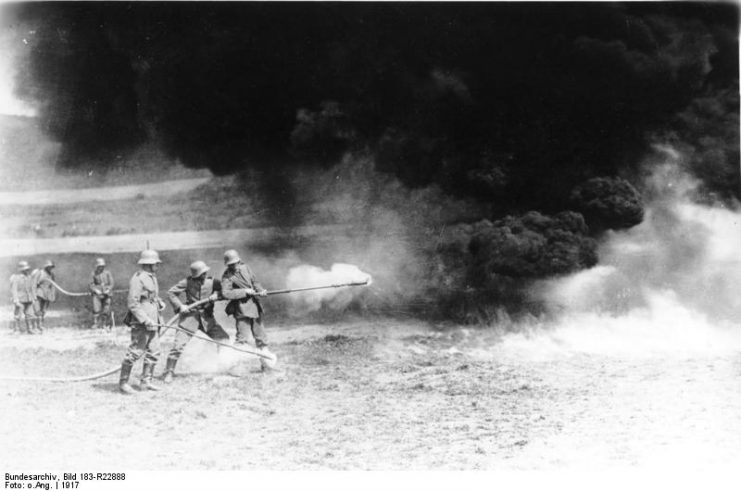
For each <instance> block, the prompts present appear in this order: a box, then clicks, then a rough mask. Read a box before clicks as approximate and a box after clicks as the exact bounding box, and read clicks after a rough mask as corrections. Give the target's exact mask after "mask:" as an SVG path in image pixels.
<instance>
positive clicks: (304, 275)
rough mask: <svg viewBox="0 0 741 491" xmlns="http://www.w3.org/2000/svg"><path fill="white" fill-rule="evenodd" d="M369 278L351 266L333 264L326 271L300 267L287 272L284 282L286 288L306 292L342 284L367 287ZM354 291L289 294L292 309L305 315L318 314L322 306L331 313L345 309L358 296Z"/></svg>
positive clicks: (305, 266) (328, 290) (355, 289)
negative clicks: (365, 285)
mask: <svg viewBox="0 0 741 491" xmlns="http://www.w3.org/2000/svg"><path fill="white" fill-rule="evenodd" d="M370 281H371V276H370V275H369V274H368V273H364V272H363V271H361V270H360V269H359V268H358V267H357V266H354V265H352V264H342V263H335V264H333V265H332V267H331V268H330V270H329V271H326V270H324V269H322V268H319V267H317V266H311V265H306V264H302V265H301V266H296V267H294V268H291V269H290V271H289V272H288V277H287V278H286V288H288V289H294V288H308V287H316V286H329V285H341V284H346V283H365V282H367V283H370ZM358 291H359V290H358V289H357V287H340V288H326V289H321V290H309V291H303V292H296V293H293V294H291V302H292V305H291V306H292V308H293V309H294V310H296V311H298V312H302V313H308V312H315V311H317V310H319V309H320V308H321V307H322V306H323V305H325V306H327V307H329V308H330V309H333V310H340V309H343V308H345V307H347V306H348V305H349V304H350V302H351V301H352V299H353V298H354V296H355V295H356V294H357V293H358Z"/></svg>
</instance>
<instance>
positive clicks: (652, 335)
mask: <svg viewBox="0 0 741 491" xmlns="http://www.w3.org/2000/svg"><path fill="white" fill-rule="evenodd" d="M656 150H657V151H658V152H659V155H657V156H656V157H655V158H660V159H661V160H662V162H661V163H660V164H659V165H656V166H655V167H654V168H655V169H656V170H655V172H653V173H652V175H651V176H650V178H649V179H648V181H647V195H648V196H650V202H649V204H648V206H647V210H646V216H645V220H644V221H643V223H641V224H640V225H638V226H636V227H633V228H632V229H629V230H625V231H620V232H613V233H610V234H609V235H608V236H607V237H606V239H605V240H604V242H603V243H602V244H601V246H600V251H599V257H600V264H599V265H598V266H596V267H594V268H591V269H589V270H586V271H582V272H579V273H576V274H573V275H570V276H568V277H564V278H559V279H555V280H549V281H544V282H542V283H541V284H539V285H538V287H537V288H536V292H535V294H534V295H535V296H536V297H538V298H539V299H541V300H545V301H546V302H547V303H548V305H550V306H551V307H552V309H553V310H554V312H556V319H557V320H556V321H555V322H554V323H553V324H549V325H548V326H545V327H546V329H536V330H531V331H529V332H530V334H523V333H519V334H514V335H511V336H508V337H506V339H505V343H509V344H510V345H511V347H513V348H517V349H529V350H534V352H539V351H540V352H548V351H551V352H552V351H558V352H586V353H600V354H616V355H620V356H626V355H628V356H629V355H632V354H635V355H639V356H644V355H654V354H657V353H661V354H679V355H684V354H686V353H707V352H710V351H712V352H729V351H730V352H733V351H737V350H739V349H741V332H740V331H741V330H739V329H738V328H737V325H736V323H737V319H738V318H739V317H741V295H740V293H741V214H740V213H739V212H737V211H735V210H731V209H727V208H721V207H713V206H708V205H701V204H697V203H694V202H693V201H692V196H693V194H694V191H695V189H696V183H695V182H694V181H693V179H691V178H690V177H688V176H687V175H685V174H684V173H682V172H681V171H680V169H681V167H682V165H681V164H682V162H681V159H682V156H681V155H679V154H678V153H677V152H676V151H674V150H672V149H670V148H666V147H656ZM654 164H656V162H654ZM540 327H543V326H540ZM533 341H535V342H534V343H533Z"/></svg>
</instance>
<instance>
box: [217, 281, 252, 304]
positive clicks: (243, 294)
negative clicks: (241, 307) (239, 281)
mask: <svg viewBox="0 0 741 491" xmlns="http://www.w3.org/2000/svg"><path fill="white" fill-rule="evenodd" d="M221 295H222V296H223V297H224V298H225V299H227V300H240V299H242V298H247V297H249V293H248V289H245V288H234V281H232V279H231V278H222V280H221Z"/></svg>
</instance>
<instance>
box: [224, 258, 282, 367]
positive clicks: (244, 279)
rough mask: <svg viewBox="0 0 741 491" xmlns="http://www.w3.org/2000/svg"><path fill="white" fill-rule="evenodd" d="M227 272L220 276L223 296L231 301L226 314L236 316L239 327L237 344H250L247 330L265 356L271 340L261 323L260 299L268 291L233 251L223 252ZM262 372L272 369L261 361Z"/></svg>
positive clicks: (268, 352) (261, 359)
mask: <svg viewBox="0 0 741 491" xmlns="http://www.w3.org/2000/svg"><path fill="white" fill-rule="evenodd" d="M224 264H225V265H226V268H227V269H226V270H225V271H224V274H223V275H222V277H221V295H222V296H223V297H224V298H225V299H226V300H229V303H228V304H227V306H226V313H227V314H228V315H231V316H234V319H235V320H236V324H237V339H236V341H235V343H236V344H246V343H247V337H248V334H247V329H248V326H249V329H250V330H251V331H252V336H253V337H254V338H255V345H256V346H257V348H258V349H260V350H261V351H262V352H264V353H265V354H272V353H270V351H269V350H268V338H267V336H266V334H265V328H264V326H263V324H262V312H263V310H262V305H260V299H259V298H258V297H264V296H266V294H267V292H266V290H265V289H264V288H263V287H262V286H261V285H260V283H258V282H257V278H256V277H255V273H253V272H252V270H251V269H250V267H249V266H247V265H246V264H244V263H243V262H242V260H241V259H240V258H239V254H238V253H237V251H235V250H234V249H229V250H228V251H226V252H225V253H224ZM260 362H261V363H262V367H263V369H265V368H269V367H270V366H269V365H268V364H267V362H266V361H265V360H264V359H263V358H260Z"/></svg>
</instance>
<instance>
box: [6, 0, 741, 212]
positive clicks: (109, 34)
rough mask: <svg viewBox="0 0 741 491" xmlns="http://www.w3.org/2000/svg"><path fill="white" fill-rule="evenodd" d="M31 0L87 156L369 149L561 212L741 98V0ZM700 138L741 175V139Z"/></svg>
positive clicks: (429, 179)
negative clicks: (125, 0)
mask: <svg viewBox="0 0 741 491" xmlns="http://www.w3.org/2000/svg"><path fill="white" fill-rule="evenodd" d="M15 11H17V14H18V16H19V18H20V19H21V20H23V21H26V22H35V23H37V24H38V28H37V30H36V35H35V36H34V39H33V40H32V46H31V54H30V56H29V58H28V63H26V64H24V70H23V71H22V73H20V74H19V79H20V81H21V82H22V83H20V84H19V86H20V87H22V88H23V93H22V94H21V95H23V96H25V97H26V98H27V99H28V100H32V101H35V102H38V103H39V105H40V107H42V110H41V118H42V121H43V125H44V127H45V128H46V129H47V131H48V132H49V134H51V135H53V136H54V137H55V138H57V139H59V140H61V141H63V142H64V145H65V147H64V148H65V155H64V156H63V159H64V161H65V162H67V164H69V165H80V163H82V162H86V161H90V160H91V159H96V161H97V162H98V165H101V166H105V165H110V158H111V157H114V156H115V155H120V154H121V153H125V152H126V151H127V149H131V148H133V147H135V146H137V145H139V144H141V143H142V142H145V141H149V142H155V143H156V144H157V145H160V146H161V147H162V148H164V149H166V151H167V152H168V154H169V155H171V156H172V157H173V158H179V159H180V160H182V161H183V162H184V163H186V164H187V165H190V166H196V167H201V166H205V167H209V168H211V169H212V170H214V171H216V172H234V171H238V170H244V169H247V168H250V169H263V170H265V171H266V172H265V174H266V175H267V177H268V178H270V179H273V180H274V179H275V178H276V175H279V173H277V172H275V169H276V166H277V167H278V168H282V167H284V166H286V165H306V164H310V163H315V164H317V163H318V164H327V165H329V164H332V163H335V162H336V161H337V159H338V158H340V157H341V155H342V154H343V153H344V152H346V151H357V150H359V149H367V150H369V151H371V152H372V154H373V155H374V156H376V157H377V160H378V168H379V169H381V170H384V171H387V172H390V173H393V174H394V175H396V176H398V177H399V178H400V179H401V180H402V182H404V183H405V184H407V185H411V186H426V185H429V184H432V183H437V184H439V185H440V186H441V187H442V188H443V190H445V191H446V192H448V193H453V194H455V195H458V196H476V197H477V198H478V199H481V200H483V201H485V202H487V203H491V204H493V205H494V206H495V207H497V208H498V210H499V211H500V212H502V213H508V212H511V211H512V210H513V209H515V208H516V209H520V210H523V209H525V210H526V209H535V210H541V211H544V212H546V213H554V212H558V211H561V210H563V209H564V208H568V202H569V197H570V192H571V190H572V189H573V187H574V186H575V185H577V184H579V183H581V182H584V181H586V180H588V179H591V178H595V177H614V176H616V175H623V176H624V177H629V178H631V177H634V176H631V175H630V174H631V171H633V170H635V163H636V162H638V161H639V160H640V157H641V156H642V155H643V154H644V153H645V151H646V150H647V148H648V144H649V142H650V140H649V139H647V134H648V133H651V132H660V131H665V130H667V129H668V128H667V126H668V123H669V122H670V121H671V120H672V118H673V117H674V116H675V115H676V114H677V113H678V112H679V111H683V110H685V108H687V107H688V104H689V103H690V102H691V101H693V100H697V101H702V100H705V101H706V102H697V103H695V106H693V107H694V109H688V111H689V112H688V113H687V114H686V115H685V117H684V118H680V119H681V122H682V123H683V124H684V127H685V129H686V128H687V127H690V126H692V125H693V124H696V123H694V122H693V121H695V119H693V118H692V117H691V116H692V114H693V113H696V112H697V111H703V112H708V111H710V112H712V113H713V114H714V115H715V116H714V117H716V118H723V117H725V116H724V115H726V114H728V113H733V110H734V109H736V112H737V108H738V100H737V98H736V99H735V100H733V98H732V97H731V96H729V97H731V98H730V99H729V101H728V104H726V105H725V106H722V105H721V106H717V105H713V103H712V101H716V100H717V99H718V94H719V93H721V92H722V91H730V94H733V93H734V92H737V90H735V91H734V90H733V89H734V83H737V78H738V74H737V61H736V60H737V59H738V47H737V43H736V40H737V37H738V36H737V30H738V12H737V9H736V8H735V7H734V6H733V5H732V4H725V3H718V4H713V5H709V4H707V3H701V4H692V3H683V4H676V3H670V4H664V3H661V4H630V3H629V4H627V5H621V4H604V3H602V4H590V5H584V4H583V3H578V4H561V3H559V4H553V5H550V4H538V5H535V6H534V5H530V4H527V5H526V4H518V3H472V4H445V3H442V4H415V3H409V4H384V3H381V4H342V3H339V4H321V3H319V4H316V3H306V4H296V3H289V4H282V3H257V4H255V3H242V2H227V3H192V4H189V5H179V4H178V5H175V4H168V3H154V2H144V3H134V4H115V3H114V4H111V3H82V4H75V5H71V4H53V3H51V4H50V3H42V4H33V3H32V4H22V5H20V6H16V7H15ZM421 18H423V19H424V22H420V19H421ZM699 98H704V99H699ZM678 124H680V123H679V122H676V123H674V125H675V126H676V125H678ZM688 142H689V140H688ZM690 143H693V145H694V146H695V148H696V149H697V152H698V154H700V155H702V158H703V159H704V161H708V162H712V164H708V165H713V166H715V167H717V168H718V172H721V173H723V172H725V173H727V174H728V173H730V174H731V175H737V174H734V172H736V171H735V170H734V164H735V161H734V160H733V158H734V157H735V158H736V159H737V154H734V153H733V152H732V151H726V152H724V154H723V155H722V156H721V155H719V154H718V152H717V151H716V152H715V153H713V152H712V151H711V147H712V145H709V142H707V141H704V142H690ZM713 175H716V176H717V173H713ZM709 183H710V185H712V186H714V187H721V188H723V181H722V180H721V179H719V178H717V177H716V178H709ZM725 191H726V194H727V191H728V189H725Z"/></svg>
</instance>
